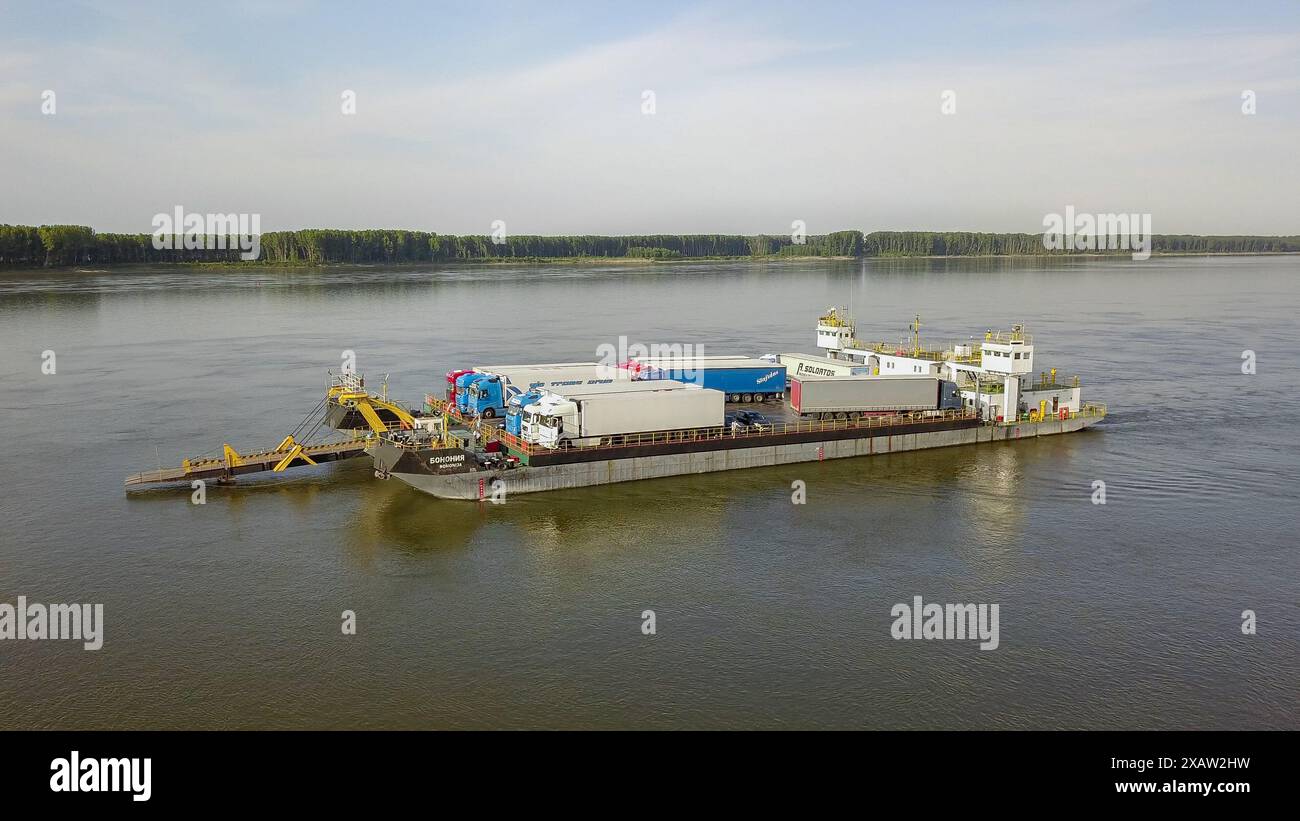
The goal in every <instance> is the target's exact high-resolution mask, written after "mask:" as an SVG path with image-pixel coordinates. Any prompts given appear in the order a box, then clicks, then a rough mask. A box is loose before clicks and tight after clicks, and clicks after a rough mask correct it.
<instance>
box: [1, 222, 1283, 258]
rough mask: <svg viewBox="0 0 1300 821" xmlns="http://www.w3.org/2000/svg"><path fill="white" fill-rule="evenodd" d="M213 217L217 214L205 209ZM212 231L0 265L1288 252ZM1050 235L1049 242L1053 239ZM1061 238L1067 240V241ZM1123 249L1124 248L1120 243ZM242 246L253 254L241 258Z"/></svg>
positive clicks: (50, 243)
mask: <svg viewBox="0 0 1300 821" xmlns="http://www.w3.org/2000/svg"><path fill="white" fill-rule="evenodd" d="M209 216H220V215H209ZM229 225H230V223H229V220H228V219H227V220H225V221H224V222H223V223H222V226H223V228H221V229H218V230H210V231H208V232H207V233H202V231H201V229H196V231H198V233H196V234H187V235H184V236H183V237H182V236H164V235H159V236H155V235H152V234H112V233H99V232H96V231H95V230H94V229H93V228H90V227H88V226H84V225H40V226H30V225H0V266H3V267H23V268H116V267H120V266H129V265H185V266H190V267H213V268H219V269H223V270H239V269H241V268H249V267H271V268H285V269H298V268H323V267H328V266H333V265H359V266H366V265H371V266H395V265H400V266H412V265H421V266H429V265H434V266H447V265H577V266H590V265H605V266H622V265H632V266H640V265H646V264H656V263H682V262H712V261H728V262H737V261H753V262H763V263H768V262H771V263H787V262H798V261H806V260H829V261H838V262H844V261H852V260H859V259H880V260H887V259H926V260H934V259H964V260H973V259H1028V260H1035V259H1059V258H1069V257H1083V258H1095V259H1101V258H1107V257H1114V258H1116V259H1123V258H1125V257H1129V256H1131V251H1130V250H1128V249H1133V248H1138V247H1140V248H1142V249H1143V250H1144V252H1145V253H1148V254H1149V255H1150V256H1159V257H1193V256H1265V255H1267V256H1273V255H1284V254H1296V253H1300V234H1297V235H1288V236H1256V235H1193V234H1148V235H1145V236H1143V237H1142V238H1141V239H1139V237H1138V236H1136V235H1135V236H1128V235H1120V236H1111V235H1109V234H1103V235H1101V236H1100V237H1099V238H1098V237H1091V236H1089V237H1085V239H1086V240H1088V241H1087V242H1085V243H1080V244H1083V245H1085V246H1093V245H1094V244H1095V243H1094V241H1093V240H1097V241H1100V242H1102V243H1103V244H1106V245H1108V246H1109V247H1110V248H1112V249H1114V250H1095V249H1093V248H1092V247H1085V248H1083V249H1080V250H1068V251H1067V250H1063V249H1062V248H1061V243H1057V244H1056V247H1053V245H1052V244H1051V243H1049V242H1048V239H1049V238H1048V237H1046V236H1045V235H1043V234H1026V233H1018V234H999V233H988V232H971V231H872V232H869V233H864V232H862V231H857V230H848V231H833V232H831V233H827V234H807V235H802V234H628V235H620V236H604V235H596V234H583V235H565V236H541V235H532V234H512V235H509V236H506V235H504V234H503V235H501V236H487V235H482V234H476V235H463V236H458V235H454V234H437V233H432V232H428V231H411V230H405V229H363V230H346V229H301V230H296V231H271V232H266V233H260V234H256V235H251V234H245V235H229V236H228V235H227V232H226V229H228V228H229ZM1057 238H1058V239H1061V238H1060V237H1057ZM1071 242H1072V245H1073V242H1074V241H1073V240H1072V241H1071ZM1121 249H1124V250H1121ZM245 252H251V253H252V254H255V255H256V256H257V259H254V260H248V261H245V260H243V259H242V258H241V256H242V254H243V253H245Z"/></svg>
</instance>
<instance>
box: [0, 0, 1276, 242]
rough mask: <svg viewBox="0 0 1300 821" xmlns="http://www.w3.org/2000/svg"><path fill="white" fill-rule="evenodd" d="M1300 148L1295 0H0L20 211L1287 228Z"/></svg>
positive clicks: (565, 221)
mask: <svg viewBox="0 0 1300 821" xmlns="http://www.w3.org/2000/svg"><path fill="white" fill-rule="evenodd" d="M47 89H48V90H52V91H54V92H55V95H56V96H55V105H56V110H55V113H54V114H53V115H46V114H43V113H42V110H41V107H42V92H44V91H45V90H47ZM345 90H352V91H354V92H355V94H356V113H355V115H351V116H349V115H345V114H344V113H342V110H341V108H342V94H343V92H344V91H345ZM647 90H650V91H653V92H654V95H655V96H654V104H655V106H654V107H655V110H654V113H653V114H645V113H643V110H642V109H643V92H645V91H647ZM946 90H951V91H953V92H955V103H956V112H955V113H954V114H944V113H942V111H941V104H942V102H943V98H942V95H943V93H944V92H945V91H946ZM1245 90H1250V91H1253V92H1254V94H1255V105H1256V112H1257V113H1255V114H1254V115H1245V114H1243V113H1242V105H1243V101H1242V93H1243V91H1245ZM1298 158H1300V3H1298V2H1295V0H1286V2H1276V3H1275V2H1244V3H1243V2H1232V3H1213V4H1208V3H1207V4H1202V3H1194V2H1171V3H1159V2H1104V1H1103V2H1091V3H1078V4H1055V3H1050V2H1046V1H1045V0H1044V2H1028V3H977V2H957V3H938V2H935V3H925V2H886V3H866V2H863V3H815V2H813V3H810V2H789V1H788V0H787V2H781V3H770V4H752V3H734V4H733V3H702V4H690V3H673V2H649V3H647V2H627V3H613V2H610V3H561V2H560V0H555V2H552V3H538V4H536V5H533V4H506V3H500V2H490V3H489V2H484V3H454V4H445V5H444V4H435V3H424V2H411V3H391V4H389V3H382V2H375V3H369V4H367V3H361V2H355V3H312V2H280V3H276V2H248V1H244V2H241V1H240V0H234V2H229V0H227V1H226V2H219V3H202V4H197V3H196V4H192V5H186V4H177V3H158V4H145V3H139V4H137V3H129V2H107V1H106V2H102V3H99V4H96V5H90V4H81V3H64V2H52V1H51V0H45V1H44V2H16V1H14V0H6V2H4V3H3V5H0V222H8V223H23V224H38V223H53V222H67V223H77V224H84V225H91V226H93V227H95V228H97V229H99V230H102V231H130V232H148V231H150V230H151V228H152V226H151V220H152V217H153V215H154V214H156V213H159V212H171V211H172V210H173V209H174V208H175V207H176V206H177V205H181V206H184V207H185V208H186V209H187V210H190V211H200V212H210V211H213V212H249V213H258V214H261V219H262V228H263V230H275V229H282V228H304V227H338V228H364V227H370V228H413V229H422V230H430V231H438V232H442V233H487V232H488V231H489V230H490V226H491V223H492V221H493V220H498V219H500V220H504V221H505V222H506V224H507V227H508V230H509V232H510V233H512V234H521V233H543V234H578V233H593V234H619V233H651V232H670V233H679V232H681V233H712V232H724V233H733V232H734V233H757V232H764V231H765V232H772V233H777V232H788V231H789V230H790V224H791V222H792V221H793V220H796V219H800V220H803V221H805V222H806V223H807V227H808V231H809V232H810V233H822V232H825V231H829V230H838V229H844V228H861V229H864V230H868V231H869V230H878V229H880V230H883V229H909V228H927V229H949V230H988V231H1027V232H1035V233H1036V232H1041V230H1042V221H1043V216H1044V214H1047V213H1051V212H1061V211H1063V210H1064V208H1065V206H1067V205H1073V206H1074V207H1075V208H1076V209H1078V210H1079V211H1084V212H1102V213H1109V212H1145V213H1151V214H1152V221H1153V228H1154V230H1155V231H1156V232H1157V233H1260V234H1279V233H1282V234H1294V233H1300V219H1297V211H1298V208H1300V171H1298V170H1297V169H1298V168H1300V159H1298Z"/></svg>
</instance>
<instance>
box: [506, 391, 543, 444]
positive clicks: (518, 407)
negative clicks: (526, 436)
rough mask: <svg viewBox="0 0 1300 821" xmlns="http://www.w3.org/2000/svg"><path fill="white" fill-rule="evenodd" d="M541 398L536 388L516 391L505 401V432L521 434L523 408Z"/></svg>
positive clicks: (515, 434) (513, 434)
mask: <svg viewBox="0 0 1300 821" xmlns="http://www.w3.org/2000/svg"><path fill="white" fill-rule="evenodd" d="M541 398H542V392H541V391H540V390H537V389H536V388H532V389H529V390H527V391H524V392H523V393H517V394H515V395H514V396H512V397H510V401H508V402H506V422H505V430H506V433H508V434H510V435H511V436H522V435H523V432H524V431H523V424H524V408H526V407H528V406H529V405H531V404H533V403H534V402H536V401H537V400H539V399H541Z"/></svg>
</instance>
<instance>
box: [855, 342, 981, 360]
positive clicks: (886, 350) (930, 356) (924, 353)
mask: <svg viewBox="0 0 1300 821" xmlns="http://www.w3.org/2000/svg"><path fill="white" fill-rule="evenodd" d="M963 344H965V343H963ZM844 347H846V348H852V349H854V350H858V351H868V352H871V353H879V354H886V355H888V356H905V357H907V358H909V359H924V360H925V361H927V362H956V363H958V364H961V365H978V364H980V361H981V360H980V354H979V351H973V352H971V353H968V354H959V353H957V352H956V351H955V350H951V349H947V348H945V349H943V350H940V349H938V348H915V347H909V346H908V345H906V344H898V343H895V344H890V343H888V342H863V341H861V340H857V339H853V340H849V342H848V343H846V344H845V345H844Z"/></svg>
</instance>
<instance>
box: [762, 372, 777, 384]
mask: <svg viewBox="0 0 1300 821" xmlns="http://www.w3.org/2000/svg"><path fill="white" fill-rule="evenodd" d="M779 373H781V372H780V371H772V372H771V373H769V374H767V375H766V376H760V377H759V378H758V382H757V384H759V385H761V384H763V383H764V382H766V381H768V380H769V379H775V378H776V376H777V374H779Z"/></svg>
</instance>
